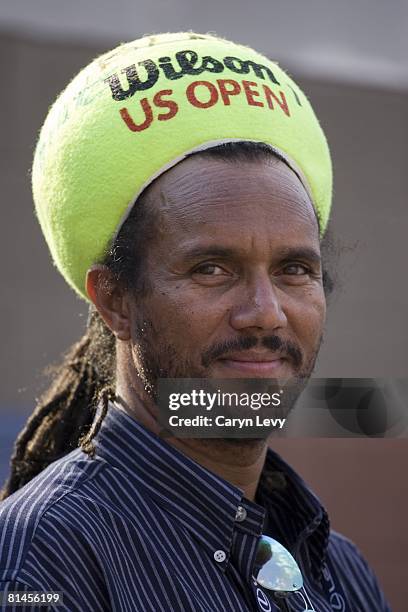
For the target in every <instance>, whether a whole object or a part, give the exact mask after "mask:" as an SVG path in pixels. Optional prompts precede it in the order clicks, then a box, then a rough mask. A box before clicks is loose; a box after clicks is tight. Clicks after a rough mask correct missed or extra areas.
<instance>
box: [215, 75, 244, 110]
mask: <svg viewBox="0 0 408 612" xmlns="http://www.w3.org/2000/svg"><path fill="white" fill-rule="evenodd" d="M217 83H218V89H219V90H220V94H221V98H222V101H223V102H224V104H225V106H229V105H230V104H231V100H230V96H236V95H237V94H239V92H240V91H241V87H240V86H239V83H238V81H234V80H233V79H217ZM227 85H230V86H231V87H230V89H228V88H227Z"/></svg>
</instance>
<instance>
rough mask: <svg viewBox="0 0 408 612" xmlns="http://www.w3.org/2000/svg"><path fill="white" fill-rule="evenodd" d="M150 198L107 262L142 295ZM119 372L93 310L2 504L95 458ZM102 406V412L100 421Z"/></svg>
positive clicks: (21, 444) (243, 154)
mask: <svg viewBox="0 0 408 612" xmlns="http://www.w3.org/2000/svg"><path fill="white" fill-rule="evenodd" d="M196 154H199V155H201V156H204V157H211V158H214V159H220V160H223V161H235V162H253V161H264V160H265V159H268V158H270V157H271V156H276V153H275V152H274V151H273V149H272V148H271V147H270V146H268V145H266V144H262V143H253V142H245V141H241V142H235V143H225V144H222V145H219V146H216V147H213V148H211V149H207V150H205V151H201V152H198V153H194V155H196ZM148 194H149V189H147V190H145V192H143V194H142V195H141V196H140V197H139V198H138V201H137V203H136V204H135V205H134V206H133V207H132V210H131V212H130V214H129V216H128V218H127V220H126V222H125V223H124V224H123V226H122V228H121V230H120V232H119V233H118V236H117V238H116V240H115V241H114V243H113V245H112V246H111V248H110V250H109V252H108V253H107V255H106V257H105V258H104V260H103V262H102V263H104V264H105V265H106V266H107V267H108V268H109V269H110V270H111V272H112V273H113V275H114V277H115V278H116V279H117V280H118V281H119V282H120V283H122V284H123V286H124V287H126V288H127V289H133V290H135V291H136V292H137V293H138V295H139V296H140V295H143V294H144V293H146V291H147V290H148V288H149V284H148V280H147V279H146V278H145V276H144V273H143V265H142V263H143V258H144V256H145V252H146V248H147V245H148V244H149V241H150V240H151V238H153V236H154V227H155V222H156V217H157V212H156V211H155V207H154V206H152V205H151V202H150V201H149V198H148ZM327 244H328V243H327ZM323 282H324V286H325V289H326V291H327V292H330V291H331V289H332V282H331V279H330V277H329V275H328V274H327V272H325V273H324V276H323ZM115 371H116V346H115V337H114V335H113V334H112V332H111V331H110V330H109V329H108V327H107V326H106V325H105V323H104V322H103V320H102V319H101V317H100V316H99V314H98V313H97V311H96V310H91V311H90V316H89V318H88V324H87V329H86V331H85V334H84V335H83V337H82V338H81V339H80V340H79V341H78V342H76V343H75V344H74V345H73V346H72V347H71V348H70V349H69V351H68V352H67V353H66V354H65V357H64V360H63V362H62V363H61V364H60V365H59V366H57V367H54V368H52V369H51V373H52V374H53V380H52V383H51V385H50V387H49V388H48V390H47V391H46V392H45V393H44V394H43V395H42V397H41V398H40V399H39V400H38V404H37V406H36V408H35V410H34V412H33V414H32V415H31V416H30V417H29V419H28V421H27V423H26V425H25V427H24V429H23V430H22V431H21V433H20V434H19V435H18V437H17V439H16V441H15V444H14V450H13V454H12V457H11V470H10V476H9V478H8V480H7V481H6V483H5V485H4V487H3V489H2V491H0V500H2V499H5V498H6V497H8V496H9V495H11V494H12V493H14V492H15V491H17V490H18V489H20V488H21V487H22V486H24V485H25V484H26V483H28V482H29V481H30V480H31V479H32V478H34V476H36V475H37V474H38V473H39V472H41V471H42V470H43V469H45V468H46V467H47V466H48V465H49V464H50V463H52V462H53V461H56V460H57V459H59V458H60V457H62V456H64V455H66V454H67V453H69V452H70V451H72V450H74V449H75V448H78V446H80V447H81V448H82V450H83V451H84V452H86V453H87V454H88V455H90V456H91V457H92V456H94V454H95V448H94V445H93V439H94V437H95V435H96V434H97V433H98V431H99V429H100V427H101V425H102V422H103V419H104V417H105V415H106V413H107V410H108V402H109V400H110V399H114V397H115ZM98 404H100V406H101V408H100V411H99V413H98V417H97V418H95V413H96V408H97V406H98Z"/></svg>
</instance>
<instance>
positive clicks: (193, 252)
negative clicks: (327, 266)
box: [178, 245, 321, 264]
mask: <svg viewBox="0 0 408 612" xmlns="http://www.w3.org/2000/svg"><path fill="white" fill-rule="evenodd" d="M178 253H179V254H180V255H182V256H183V257H186V258H187V259H199V258H201V257H224V258H228V257H236V256H237V255H239V252H238V251H237V250H236V249H232V248H229V247H225V246H221V245H212V246H196V247H192V248H188V247H186V248H183V247H182V248H181V249H180V250H179V251H178ZM277 255H278V257H279V259H280V260H281V261H283V262H285V261H293V260H294V259H301V260H306V261H309V262H310V263H313V264H320V263H321V256H320V254H319V252H318V251H317V250H316V249H314V248H312V247H306V246H302V247H287V248H283V249H281V250H280V252H279V253H278V254H277Z"/></svg>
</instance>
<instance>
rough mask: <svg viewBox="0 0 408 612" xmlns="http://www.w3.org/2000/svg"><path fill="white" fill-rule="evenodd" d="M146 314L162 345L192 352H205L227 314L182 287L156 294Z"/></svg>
mask: <svg viewBox="0 0 408 612" xmlns="http://www.w3.org/2000/svg"><path fill="white" fill-rule="evenodd" d="M143 312H145V313H146V318H148V320H149V321H150V322H151V324H152V326H153V328H154V330H155V332H156V335H157V341H158V342H159V343H160V344H167V345H172V346H175V347H180V348H181V349H186V350H187V351H188V352H194V351H196V350H198V351H199V352H201V350H202V347H203V346H206V345H207V344H208V339H209V338H210V337H211V334H212V332H213V331H214V330H216V329H217V328H218V327H219V324H220V321H222V319H223V316H224V314H225V313H224V311H223V310H222V309H221V308H219V307H217V306H215V305H214V304H213V305H210V304H209V303H208V301H205V300H202V299H198V296H196V295H191V292H187V291H185V290H183V289H182V287H181V286H180V287H176V288H175V289H174V290H172V291H169V290H165V289H162V290H160V291H155V292H154V294H153V295H151V296H150V297H149V298H148V299H147V300H146V301H145V303H144V306H143Z"/></svg>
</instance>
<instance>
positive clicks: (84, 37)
mask: <svg viewBox="0 0 408 612" xmlns="http://www.w3.org/2000/svg"><path fill="white" fill-rule="evenodd" d="M185 29H193V30H197V31H200V32H208V31H211V32H216V33H217V34H219V35H221V36H226V37H230V38H232V39H236V40H237V41H239V42H241V43H244V44H249V45H252V46H255V47H256V48H257V49H258V50H259V51H261V52H263V53H264V54H266V55H268V56H269V57H271V58H273V59H275V60H277V61H278V62H279V63H280V64H281V65H282V67H283V68H285V69H287V70H288V71H289V73H290V74H291V75H292V76H293V78H294V79H295V80H296V81H298V82H299V84H300V85H301V87H302V88H303V89H304V91H305V92H306V93H307V94H308V96H309V98H310V100H311V102H312V104H313V106H314V108H315V110H316V112H317V115H318V117H319V118H320V120H321V123H322V125H323V128H324V130H325V131H326V134H327V136H328V140H329V143H330V145H331V150H332V154H333V160H334V169H335V193H334V195H335V197H334V208H333V217H332V223H331V226H332V232H333V234H334V236H335V237H336V240H337V241H338V245H339V251H340V261H339V264H338V270H339V273H338V279H337V289H336V291H335V293H334V295H333V297H332V299H331V304H330V310H329V320H328V325H327V332H326V337H325V343H324V346H323V348H322V352H321V355H320V359H319V364H318V368H317V372H316V373H317V374H318V375H319V376H322V377H324V376H328V377H370V378H371V377H376V376H378V377H386V378H403V377H407V371H408V366H407V364H408V359H407V357H408V325H407V312H408V288H407V283H406V279H407V256H406V243H407V239H406V232H407V228H408V206H407V193H408V168H407V153H408V150H407V149H408V63H407V57H408V3H407V2H406V0H405V1H404V0H392V1H389V2H387V3H385V2H382V1H381V0H358V1H355V0H354V1H353V2H352V1H351V0H344V1H343V2H341V3H340V2H339V3H334V2H331V3H328V2H327V1H325V0H309V1H308V2H307V3H305V2H301V1H294V0H286V1H285V2H282V1H275V0H253V1H252V2H250V3H248V2H244V0H217V1H213V0H206V1H205V2H204V1H203V0H201V1H200V0H150V1H149V2H142V1H140V0H133V1H132V0H116V1H115V2H108V0H99V1H98V2H97V1H96V0H81V1H79V0H71V1H70V2H62V1H58V0H36V1H35V2H33V1H32V0H13V2H3V3H1V4H0V65H1V83H2V89H1V97H0V117H1V132H0V133H1V138H0V147H1V160H2V164H1V181H2V183H1V184H2V187H1V194H2V199H3V205H2V223H1V239H0V245H1V249H2V258H1V261H2V264H3V265H2V272H1V276H2V282H1V288H2V291H1V302H0V308H1V322H2V332H1V337H2V338H3V340H2V343H1V348H0V351H1V386H0V411H1V421H0V423H1V425H0V481H1V482H2V481H3V479H4V478H5V476H6V474H7V470H8V460H9V456H10V452H11V446H12V441H13V440H14V437H15V435H16V433H17V431H18V430H19V428H20V427H21V426H22V425H23V423H24V421H25V419H26V417H27V414H28V413H29V412H30V411H31V410H32V408H33V406H34V400H35V397H36V396H37V395H38V393H39V392H40V391H41V388H42V385H43V384H44V383H43V378H42V371H43V369H44V367H45V366H46V365H48V364H49V363H51V362H54V361H55V360H57V359H58V358H59V356H60V354H61V352H63V351H64V350H65V349H66V348H67V347H68V346H69V344H70V343H72V342H73V341H74V340H76V339H77V338H78V337H79V336H80V335H81V333H82V331H83V329H84V326H85V322H86V315H87V308H86V306H85V305H84V304H83V303H82V302H81V301H80V300H79V299H77V298H76V297H75V296H74V294H73V293H72V292H71V291H70V290H69V289H68V288H67V287H66V286H65V284H64V282H63V280H62V279H61V278H60V277H59V275H58V273H57V272H56V270H55V269H54V268H53V267H52V264H51V261H50V258H49V255H48V252H47V248H46V246H45V243H44V241H43V239H42V236H41V233H40V230H39V227H38V225H37V221H36V219H35V218H34V215H33V204H32V199H31V188H30V165H31V160H32V155H33V150H34V145H35V142H36V138H37V134H38V131H39V129H40V127H41V124H42V122H43V120H44V117H45V114H46V112H47V109H48V107H49V106H50V104H51V103H52V102H53V100H54V99H55V97H56V96H57V94H58V93H59V92H60V91H61V89H62V88H63V87H64V86H65V85H66V83H67V82H68V81H69V80H70V79H71V78H72V77H73V76H74V75H75V73H76V72H77V71H78V70H79V69H80V68H81V67H83V66H84V65H85V64H87V63H88V62H89V61H90V60H91V59H92V58H93V57H94V56H96V55H98V54H99V53H101V52H103V51H105V50H107V49H109V48H111V47H113V46H115V45H116V44H117V43H119V42H121V41H126V40H131V39H134V38H137V37H139V36H141V35H143V34H147V33H156V32H160V31H177V30H185ZM274 448H276V450H277V451H278V452H280V453H281V454H282V455H283V456H284V457H285V458H286V459H287V460H288V461H289V462H290V463H292V465H293V466H294V467H295V469H297V470H298V471H299V472H300V473H301V474H302V475H303V476H304V478H305V479H306V480H307V481H308V482H309V484H310V485H311V486H312V488H314V490H315V492H316V493H317V494H318V495H319V496H320V497H321V499H322V501H323V502H324V503H325V504H326V506H327V507H328V510H329V512H330V514H331V517H332V524H333V527H334V528H335V529H337V530H339V531H343V532H344V533H345V534H346V535H348V536H349V537H351V538H352V539H353V540H354V541H355V542H356V543H357V544H358V546H359V547H360V548H361V549H362V551H363V553H364V554H365V555H366V557H367V558H368V559H369V561H370V563H371V565H372V566H373V567H374V569H375V571H376V572H377V575H378V576H379V578H380V581H381V583H382V585H383V587H384V590H385V591H386V593H387V597H388V599H389V600H390V602H392V604H393V609H394V610H406V609H407V608H406V603H405V602H406V601H407V599H408V581H407V580H404V576H406V575H407V571H408V555H407V549H408V531H407V529H406V517H407V515H408V486H407V479H406V475H405V466H406V463H407V456H408V453H407V440H404V439H348V440H338V439H326V440H324V439H316V440H312V439H307V440H302V439H293V440H279V441H276V442H274Z"/></svg>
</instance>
